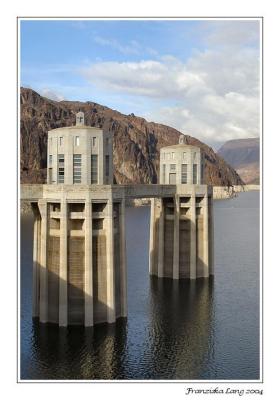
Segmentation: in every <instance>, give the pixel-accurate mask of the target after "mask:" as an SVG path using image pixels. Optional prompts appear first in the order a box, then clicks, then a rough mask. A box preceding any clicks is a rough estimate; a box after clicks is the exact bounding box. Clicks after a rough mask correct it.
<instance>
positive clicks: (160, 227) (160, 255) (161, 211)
mask: <svg viewBox="0 0 280 400" xmlns="http://www.w3.org/2000/svg"><path fill="white" fill-rule="evenodd" d="M158 206H159V225H158V273H157V275H158V277H159V278H162V277H163V272H164V269H163V268H164V205H163V199H158Z"/></svg>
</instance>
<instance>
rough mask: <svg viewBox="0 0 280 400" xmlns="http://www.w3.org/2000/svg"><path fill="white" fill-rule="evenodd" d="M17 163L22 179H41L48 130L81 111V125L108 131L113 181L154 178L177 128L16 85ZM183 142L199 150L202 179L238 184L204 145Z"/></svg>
mask: <svg viewBox="0 0 280 400" xmlns="http://www.w3.org/2000/svg"><path fill="white" fill-rule="evenodd" d="M20 101H21V110H20V112H21V132H20V134H21V137H20V150H21V157H20V165H21V182H22V183H44V182H45V180H46V167H47V132H48V130H51V129H54V128H59V127H63V126H71V125H74V124H75V114H76V113H77V112H78V111H79V110H81V111H83V112H84V113H85V120H86V124H87V125H90V126H96V127H99V128H102V129H104V130H109V131H110V132H112V134H113V137H114V141H113V151H114V176H115V181H116V183H120V184H121V183H125V184H129V183H131V184H133V183H157V176H158V171H159V150H160V148H161V147H163V146H168V145H171V144H176V143H178V140H179V136H180V134H181V133H180V132H179V131H177V130H176V129H173V128H171V127H169V126H166V125H161V124H156V123H154V122H147V121H146V120H145V119H144V118H140V117H136V116H135V115H134V114H130V115H124V114H121V113H119V112H118V111H115V110H111V109H110V108H108V107H104V106H101V105H99V104H97V103H93V102H86V103H81V102H74V101H60V102H57V101H53V100H49V99H47V98H45V97H42V96H40V95H39V94H38V93H36V92H34V91H33V90H32V89H26V88H21V93H20ZM187 143H188V144H193V145H196V146H199V147H200V148H201V150H202V151H203V153H204V156H205V160H206V165H205V180H206V183H207V184H211V185H219V186H222V185H226V186H228V185H240V184H242V183H243V182H242V180H241V179H240V177H239V175H238V174H237V173H236V172H235V170H234V169H233V168H231V167H230V166H229V165H228V164H227V163H226V162H225V161H224V160H223V159H222V158H220V157H219V156H218V155H217V154H215V153H214V151H213V150H212V149H211V148H210V147H208V146H207V145H206V144H204V143H202V142H200V141H199V140H197V139H195V138H193V137H191V136H187Z"/></svg>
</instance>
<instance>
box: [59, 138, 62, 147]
mask: <svg viewBox="0 0 280 400" xmlns="http://www.w3.org/2000/svg"><path fill="white" fill-rule="evenodd" d="M62 145H63V137H62V136H61V137H60V138H59V146H62Z"/></svg>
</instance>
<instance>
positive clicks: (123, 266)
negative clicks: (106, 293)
mask: <svg viewBox="0 0 280 400" xmlns="http://www.w3.org/2000/svg"><path fill="white" fill-rule="evenodd" d="M119 221H120V233H119V234H120V252H121V253H120V286H121V289H120V291H121V316H122V317H126V316H127V268H126V242H125V198H123V199H122V202H121V205H120V218H119Z"/></svg>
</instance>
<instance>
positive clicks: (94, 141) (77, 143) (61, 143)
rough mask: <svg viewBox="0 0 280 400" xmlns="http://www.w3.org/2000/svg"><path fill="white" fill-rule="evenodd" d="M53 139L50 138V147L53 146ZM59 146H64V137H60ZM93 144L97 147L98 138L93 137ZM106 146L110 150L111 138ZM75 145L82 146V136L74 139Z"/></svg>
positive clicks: (107, 140) (107, 139)
mask: <svg viewBox="0 0 280 400" xmlns="http://www.w3.org/2000/svg"><path fill="white" fill-rule="evenodd" d="M52 139H53V138H49V144H50V146H51V145H52ZM58 144H59V146H63V144H64V137H63V136H60V137H59V138H58ZM91 144H92V147H95V146H96V145H97V138H96V137H92V138H91ZM105 144H106V147H107V148H108V146H109V138H106V142H105ZM74 145H75V146H80V136H75V137H74Z"/></svg>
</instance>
